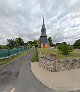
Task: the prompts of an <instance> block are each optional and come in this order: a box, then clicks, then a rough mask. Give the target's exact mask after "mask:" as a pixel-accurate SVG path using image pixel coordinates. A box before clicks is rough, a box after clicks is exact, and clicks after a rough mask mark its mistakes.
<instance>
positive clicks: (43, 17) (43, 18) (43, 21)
mask: <svg viewBox="0 0 80 92" xmlns="http://www.w3.org/2000/svg"><path fill="white" fill-rule="evenodd" d="M43 25H44V16H43Z"/></svg>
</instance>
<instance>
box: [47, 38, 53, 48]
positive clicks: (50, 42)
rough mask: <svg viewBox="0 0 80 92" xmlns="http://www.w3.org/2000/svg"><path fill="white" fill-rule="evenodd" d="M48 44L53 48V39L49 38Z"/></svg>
mask: <svg viewBox="0 0 80 92" xmlns="http://www.w3.org/2000/svg"><path fill="white" fill-rule="evenodd" d="M48 42H49V44H50V46H53V43H52V38H51V37H49V38H48Z"/></svg>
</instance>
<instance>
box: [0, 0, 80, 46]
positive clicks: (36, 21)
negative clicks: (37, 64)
mask: <svg viewBox="0 0 80 92" xmlns="http://www.w3.org/2000/svg"><path fill="white" fill-rule="evenodd" d="M43 15H44V19H45V26H46V33H47V36H48V37H49V36H50V37H52V40H53V43H58V42H64V41H66V42H67V43H70V44H73V43H74V42H75V41H76V40H77V39H80V0H0V44H2V45H5V44H7V39H15V38H17V37H21V38H22V39H23V40H24V41H25V42H27V41H29V40H35V39H39V37H40V35H41V27H42V19H43Z"/></svg>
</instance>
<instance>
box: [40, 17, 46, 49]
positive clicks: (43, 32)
mask: <svg viewBox="0 0 80 92" xmlns="http://www.w3.org/2000/svg"><path fill="white" fill-rule="evenodd" d="M40 47H41V48H48V40H47V35H46V28H45V23H44V17H43V24H42V29H41V36H40Z"/></svg>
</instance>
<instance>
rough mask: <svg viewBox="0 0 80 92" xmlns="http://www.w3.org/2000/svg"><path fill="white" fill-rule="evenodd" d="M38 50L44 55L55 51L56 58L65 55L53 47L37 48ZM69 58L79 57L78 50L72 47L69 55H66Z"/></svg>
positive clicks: (79, 52)
mask: <svg viewBox="0 0 80 92" xmlns="http://www.w3.org/2000/svg"><path fill="white" fill-rule="evenodd" d="M38 51H39V52H41V54H42V55H43V56H44V57H45V56H46V55H49V54H50V53H56V58H57V59H62V58H65V55H63V54H62V53H61V52H59V51H58V49H54V48H38ZM66 56H67V57H70V58H79V57H80V50H79V49H74V50H73V51H72V52H71V53H70V54H69V55H66Z"/></svg>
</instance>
